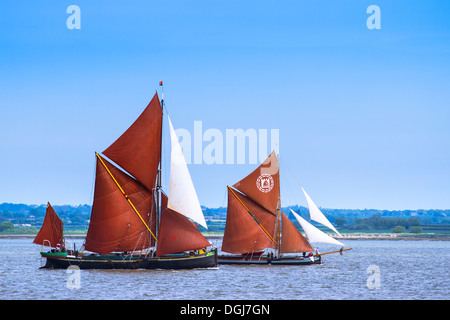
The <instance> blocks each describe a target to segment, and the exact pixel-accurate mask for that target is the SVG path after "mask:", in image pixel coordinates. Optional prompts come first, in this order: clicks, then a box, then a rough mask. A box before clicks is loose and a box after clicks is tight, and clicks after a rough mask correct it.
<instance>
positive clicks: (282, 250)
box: [219, 152, 350, 265]
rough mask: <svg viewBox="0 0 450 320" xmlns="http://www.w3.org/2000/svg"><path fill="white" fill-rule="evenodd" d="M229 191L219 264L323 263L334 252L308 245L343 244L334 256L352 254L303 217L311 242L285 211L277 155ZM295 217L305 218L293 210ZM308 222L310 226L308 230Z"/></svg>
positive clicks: (312, 208)
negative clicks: (282, 208)
mask: <svg viewBox="0 0 450 320" xmlns="http://www.w3.org/2000/svg"><path fill="white" fill-rule="evenodd" d="M227 188H228V208H227V220H226V225H225V232H224V237H223V242H222V250H221V251H222V253H221V254H220V255H219V264H271V265H310V264H320V263H321V262H322V255H324V254H328V253H331V252H327V253H318V252H317V251H315V250H314V248H313V247H312V246H311V244H310V242H327V243H332V244H335V245H340V246H342V248H341V249H340V250H338V251H334V252H340V253H342V252H343V251H346V250H350V249H343V246H344V245H343V244H342V243H341V242H339V241H337V240H336V239H334V238H332V237H330V236H328V235H327V234H325V233H323V232H321V231H320V230H319V229H317V228H315V227H314V226H312V225H311V224H309V223H308V222H307V221H306V220H304V219H303V220H304V221H305V222H306V223H304V224H302V228H303V229H304V231H305V233H306V234H307V237H308V240H310V241H308V240H307V239H306V238H305V237H304V236H303V235H302V234H301V233H300V231H299V230H298V229H297V228H296V227H295V226H294V224H293V223H292V222H291V221H290V220H289V218H288V217H287V216H286V214H285V213H284V212H283V211H281V204H280V175H279V162H278V158H277V156H276V154H275V152H272V153H271V154H270V156H269V157H268V158H267V159H266V160H265V161H264V162H263V163H262V164H261V165H260V166H259V167H258V168H257V169H256V170H254V171H253V172H252V173H250V174H249V175H248V176H247V177H245V178H244V179H242V180H241V181H239V182H237V183H236V184H234V185H233V186H232V187H230V186H227ZM302 189H303V188H302ZM303 191H304V190H303ZM304 192H305V191H304ZM305 196H307V194H306V192H305ZM307 202H308V206H309V209H310V215H311V218H312V219H313V220H316V221H319V220H320V221H319V222H321V223H324V221H325V220H326V221H327V222H328V223H325V224H326V225H327V226H329V225H331V223H329V221H328V219H326V217H325V216H324V215H323V214H322V213H321V212H320V210H319V209H318V208H317V207H316V206H315V205H314V203H313V202H312V200H310V198H309V196H307ZM316 209H317V210H316ZM293 214H294V216H295V217H296V218H297V217H298V218H301V217H300V216H298V215H297V214H296V213H295V212H293ZM298 218H297V219H298ZM301 223H303V221H302V222H301ZM306 224H308V225H310V226H311V227H312V228H307V227H306ZM303 225H305V227H304V226H303ZM331 227H332V229H333V230H335V229H334V227H333V226H332V225H331ZM314 229H315V230H314ZM316 230H317V231H319V232H320V233H321V235H320V237H319V236H318V235H316ZM335 231H336V232H337V230H335Z"/></svg>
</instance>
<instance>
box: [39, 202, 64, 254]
mask: <svg viewBox="0 0 450 320" xmlns="http://www.w3.org/2000/svg"><path fill="white" fill-rule="evenodd" d="M63 241H64V240H63V224H62V221H61V219H60V218H59V217H58V215H57V214H56V212H55V210H53V207H52V206H51V205H50V202H48V203H47V209H46V211H45V218H44V223H43V224H42V227H41V229H40V230H39V232H38V234H37V235H36V238H34V240H33V243H36V244H40V245H44V246H48V247H56V245H57V244H60V245H63Z"/></svg>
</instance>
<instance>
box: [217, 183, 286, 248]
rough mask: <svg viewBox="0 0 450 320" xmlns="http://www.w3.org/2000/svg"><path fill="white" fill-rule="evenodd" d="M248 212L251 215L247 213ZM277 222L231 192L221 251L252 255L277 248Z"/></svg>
mask: <svg viewBox="0 0 450 320" xmlns="http://www.w3.org/2000/svg"><path fill="white" fill-rule="evenodd" d="M247 209H248V211H247ZM277 225H278V223H277V219H276V216H275V215H274V214H272V213H271V212H269V211H268V210H266V209H264V208H263V207H261V206H260V205H258V204H257V203H256V202H254V201H252V200H251V199H249V198H247V197H246V196H244V195H243V194H240V193H237V192H234V193H233V191H232V190H231V189H230V188H228V209H227V221H226V225H225V232H224V236H223V242H222V251H225V252H229V253H237V254H241V253H250V252H255V251H259V250H262V249H265V248H276V243H275V242H274V240H273V239H276V230H277Z"/></svg>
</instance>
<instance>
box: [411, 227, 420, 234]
mask: <svg viewBox="0 0 450 320" xmlns="http://www.w3.org/2000/svg"><path fill="white" fill-rule="evenodd" d="M409 232H411V233H422V227H421V226H412V227H409Z"/></svg>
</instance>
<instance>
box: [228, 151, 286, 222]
mask: <svg viewBox="0 0 450 320" xmlns="http://www.w3.org/2000/svg"><path fill="white" fill-rule="evenodd" d="M233 187H234V188H236V189H238V190H239V191H241V192H242V193H244V194H245V195H246V196H247V197H249V198H250V199H252V200H253V201H255V202H256V203H258V204H260V205H261V206H262V207H263V208H265V209H267V210H269V211H270V212H272V213H273V214H274V215H276V214H277V205H278V200H279V197H280V173H279V163H278V159H277V156H276V155H275V152H274V151H273V152H272V153H271V154H270V156H269V157H268V158H267V159H266V160H265V161H264V162H263V163H262V164H261V165H260V166H259V167H258V168H256V170H255V171H253V172H252V173H250V174H249V175H248V176H247V177H245V178H244V179H242V180H241V181H239V182H238V183H236V184H234V185H233Z"/></svg>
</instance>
